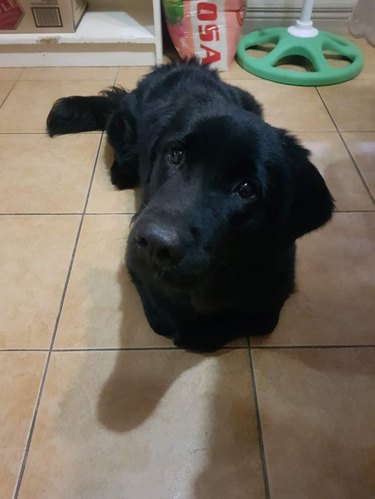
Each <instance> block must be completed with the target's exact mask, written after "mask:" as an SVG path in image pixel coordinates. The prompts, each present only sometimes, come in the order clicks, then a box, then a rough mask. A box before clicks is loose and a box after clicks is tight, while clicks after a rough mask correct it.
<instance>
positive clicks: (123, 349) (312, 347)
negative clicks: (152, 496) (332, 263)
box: [0, 344, 375, 355]
mask: <svg viewBox="0 0 375 499" xmlns="http://www.w3.org/2000/svg"><path fill="white" fill-rule="evenodd" d="M246 348H247V346H246V345H233V346H230V345H227V346H224V347H222V348H221V349H220V350H245V349H246ZM350 348H356V349H361V348H363V349H373V348H375V344H365V345H251V349H252V350H345V349H350ZM159 350H176V351H181V349H180V348H178V347H175V346H160V347H158V346H150V347H86V348H84V347H70V348H69V347H67V348H63V347H61V348H52V352H138V351H139V352H143V351H155V352H157V351H159ZM2 352H24V353H28V352H31V353H32V352H49V348H0V353H2ZM202 355H205V354H204V353H203V354H202ZM207 355H209V354H207Z"/></svg>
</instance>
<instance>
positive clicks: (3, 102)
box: [0, 80, 18, 109]
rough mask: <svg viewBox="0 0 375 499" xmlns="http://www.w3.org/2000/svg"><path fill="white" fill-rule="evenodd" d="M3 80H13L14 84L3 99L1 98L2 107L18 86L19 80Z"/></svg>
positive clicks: (0, 105)
mask: <svg viewBox="0 0 375 499" xmlns="http://www.w3.org/2000/svg"><path fill="white" fill-rule="evenodd" d="M3 81H13V85H12V86H11V88H10V90H9V92H8V93H7V94H6V95H5V97H4V99H3V100H0V109H1V108H2V107H3V105H4V104H5V102H6V100H7V99H8V97H9V95H10V94H11V93H12V91H13V89H14V87H15V86H16V84H17V82H18V80H3Z"/></svg>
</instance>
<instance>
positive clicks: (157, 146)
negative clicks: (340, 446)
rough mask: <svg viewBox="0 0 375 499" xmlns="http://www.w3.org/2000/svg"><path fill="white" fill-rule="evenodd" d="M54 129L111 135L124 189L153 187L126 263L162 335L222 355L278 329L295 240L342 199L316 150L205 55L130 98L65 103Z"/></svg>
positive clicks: (115, 170) (114, 94)
mask: <svg viewBox="0 0 375 499" xmlns="http://www.w3.org/2000/svg"><path fill="white" fill-rule="evenodd" d="M47 128H48V133H49V135H50V136H54V135H58V134H65V133H74V132H83V131H89V130H106V131H107V134H108V141H109V143H110V144H111V145H112V147H113V149H114V154H115V161H114V163H113V166H112V169H111V177H112V182H113V184H114V185H115V186H117V187H118V188H119V189H127V188H133V187H136V186H140V187H141V188H142V203H141V206H140V208H139V210H138V212H137V213H136V215H135V216H134V218H133V220H132V224H131V230H130V235H129V240H128V246H127V255H126V263H127V267H128V271H129V274H130V276H131V278H132V281H133V282H134V284H135V286H136V288H137V290H138V292H139V295H140V297H141V300H142V303H143V307H144V310H145V314H146V316H147V319H148V321H149V323H150V325H151V327H152V328H153V329H154V330H155V331H156V332H157V333H158V334H161V335H164V336H167V337H170V338H172V339H173V341H174V343H175V345H177V346H180V347H183V348H187V349H191V350H196V351H213V350H216V349H218V348H220V347H222V346H223V345H224V344H225V343H227V342H228V341H230V340H233V339H235V338H238V337H241V336H249V335H259V334H266V333H270V332H271V331H272V330H273V329H274V328H275V326H276V325H277V322H278V319H279V314H280V310H281V308H282V306H283V303H284V302H285V300H286V299H287V298H288V297H289V295H290V294H291V293H292V292H293V289H294V272H295V240H296V239H297V238H298V237H300V236H302V235H303V234H305V233H307V232H309V231H312V230H314V229H316V228H317V227H319V226H321V225H323V224H324V223H325V222H327V221H328V220H329V219H330V217H331V215H332V210H333V206H334V204H333V199H332V197H331V194H330V192H329V190H328V189H327V187H326V184H325V182H324V180H323V178H322V177H321V175H320V174H319V172H318V170H317V169H316V168H315V167H314V166H313V165H312V164H311V162H310V160H309V153H308V151H307V150H306V149H304V148H303V147H301V145H300V144H299V143H298V141H297V140H296V139H295V138H294V137H293V136H292V135H290V134H289V133H287V132H286V131H284V130H281V129H278V128H274V127H272V126H270V125H268V124H267V123H265V122H264V120H263V119H262V110H261V107H260V105H259V104H258V103H257V101H256V100H255V99H254V98H253V97H252V96H251V95H250V94H248V93H247V92H245V91H243V90H241V89H239V88H236V87H233V86H231V85H229V84H227V83H224V82H223V81H221V80H220V78H219V76H218V74H217V73H216V72H215V71H214V70H211V69H210V68H209V67H208V66H205V65H200V64H199V63H198V62H197V61H195V60H192V61H189V62H188V63H177V64H167V65H163V66H160V67H157V68H155V69H154V70H153V71H152V72H151V73H150V74H149V75H147V76H146V77H145V78H143V79H142V80H141V81H140V82H139V83H138V86H137V88H136V89H135V90H133V91H132V92H129V93H127V92H126V91H125V90H123V89H120V88H113V89H111V90H108V91H105V92H103V93H102V94H101V95H98V96H94V97H78V96H73V97H67V98H62V99H60V100H58V101H57V102H56V103H55V104H54V106H53V108H52V110H51V112H50V114H49V116H48V119H47Z"/></svg>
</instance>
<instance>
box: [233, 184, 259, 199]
mask: <svg viewBox="0 0 375 499" xmlns="http://www.w3.org/2000/svg"><path fill="white" fill-rule="evenodd" d="M237 193H238V194H239V195H240V196H241V197H242V198H243V199H246V200H247V201H250V202H252V203H254V202H255V201H256V200H257V199H258V194H257V190H256V187H255V185H254V184H253V183H251V182H242V183H241V184H239V185H238V186H237Z"/></svg>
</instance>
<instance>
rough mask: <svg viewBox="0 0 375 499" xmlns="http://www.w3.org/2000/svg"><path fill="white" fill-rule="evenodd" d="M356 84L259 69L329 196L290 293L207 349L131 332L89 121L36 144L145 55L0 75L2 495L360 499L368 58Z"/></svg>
mask: <svg viewBox="0 0 375 499" xmlns="http://www.w3.org/2000/svg"><path fill="white" fill-rule="evenodd" d="M360 43H361V44H362V46H363V47H364V48H365V54H366V66H365V69H364V71H363V73H362V74H361V75H360V77H359V78H357V79H356V80H355V81H352V82H348V83H345V84H342V85H337V86H332V87H326V88H320V89H315V88H294V87H288V86H282V85H277V84H275V83H270V82H263V81H261V80H260V79H258V78H255V77H252V76H251V75H248V74H247V73H245V72H244V71H243V70H242V69H241V68H239V67H238V66H236V65H234V66H233V68H232V69H231V71H229V72H227V73H225V74H224V75H223V77H224V78H225V79H226V80H227V81H230V82H232V83H233V84H237V85H239V86H241V87H243V88H245V89H248V90H250V91H252V92H253V93H254V94H255V95H256V96H257V97H258V99H259V100H260V101H262V102H263V104H264V105H265V114H266V118H267V120H269V121H270V122H271V123H272V124H274V125H276V126H283V127H287V128H289V129H291V130H293V131H294V132H295V133H296V134H297V135H298V136H299V138H300V139H301V141H302V142H303V143H304V144H305V145H306V146H307V147H309V148H310V149H311V150H312V154H313V159H314V161H315V162H316V164H317V166H318V167H319V169H320V171H321V173H322V174H323V175H324V177H325V178H326V181H327V183H328V185H329V186H330V188H331V190H332V192H333V194H334V196H335V198H336V213H335V216H334V219H333V221H332V222H331V223H330V224H329V225H327V226H326V227H325V228H323V229H322V230H319V231H317V232H315V233H313V234H311V235H308V236H306V237H304V238H303V239H302V240H300V241H299V244H298V277H297V282H298V291H297V292H296V293H295V295H294V296H292V297H291V299H290V300H288V303H287V304H286V306H285V308H284V310H283V312H282V315H281V320H280V323H279V326H278V327H277V329H276V330H275V332H274V333H273V334H272V335H270V336H269V337H266V338H257V339H254V340H251V342H250V344H249V345H248V344H247V342H246V341H245V340H242V341H239V342H236V343H234V344H232V345H231V346H230V348H226V349H223V350H222V351H220V352H218V353H216V354H214V355H198V354H192V353H187V352H184V351H181V350H177V349H175V348H173V346H172V345H171V343H170V342H169V341H168V340H166V339H164V338H161V337H159V336H157V335H156V334H154V333H153V332H152V331H151V329H150V327H149V326H148V324H147V322H146V320H145V318H144V315H143V311H142V308H141V305H140V301H139V298H138V296H137V295H136V293H135V291H134V289H133V287H132V285H131V284H130V282H129V279H128V277H127V274H126V271H125V269H124V266H123V257H124V251H125V245H126V236H127V232H128V228H129V221H130V218H131V214H132V213H133V212H134V209H135V202H136V197H137V193H133V192H117V191H115V190H114V189H113V188H112V187H111V185H110V182H109V180H108V174H107V170H108V164H109V163H110V160H111V154H112V153H111V150H110V148H109V147H108V146H107V145H106V143H105V137H103V136H102V134H100V133H90V134H83V135H75V136H69V137H59V138H55V139H53V140H52V139H49V138H47V137H46V135H45V133H44V123H45V119H46V115H47V112H48V110H49V108H50V106H51V104H52V102H53V101H54V100H55V99H56V98H58V97H61V96H63V95H69V94H91V93H93V92H94V93H96V92H97V91H99V90H100V89H102V88H105V87H107V86H109V85H111V84H113V83H115V82H117V83H120V84H122V85H124V86H125V87H127V88H132V87H133V86H134V85H135V82H136V80H137V78H138V77H139V76H141V75H142V74H144V73H145V72H147V69H148V68H105V69H103V68H97V69H95V68H77V69H72V68H53V69H47V68H45V69H39V68H33V69H25V70H22V69H0V164H1V167H0V234H1V239H0V265H1V282H2V286H1V288H0V304H1V305H0V306H1V315H0V375H1V383H2V389H1V391H0V422H1V425H0V497H1V499H8V498H11V497H14V498H16V497H19V498H22V499H40V498H46V499H52V498H58V499H60V498H67V499H76V498H77V499H78V498H80V499H86V498H87V499H89V498H90V499H103V498H110V499H117V498H118V499H120V498H121V499H123V498H124V499H165V498H173V499H174V498H176V499H177V498H179V499H196V498H197V499H214V498H215V499H216V498H219V499H220V498H222V499H267V498H272V499H310V498H311V499H371V498H373V497H375V480H374V476H375V475H374V463H375V437H374V435H375V430H374V421H375V419H374V414H375V407H374V404H375V392H374V369H375V348H374V347H375V341H374V334H375V333H374V332H375V203H374V196H375V174H374V171H375V170H374V169H375V104H374V96H375V90H374V89H375V72H374V60H375V51H374V50H373V49H371V48H369V47H366V46H365V45H364V44H363V42H360Z"/></svg>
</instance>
